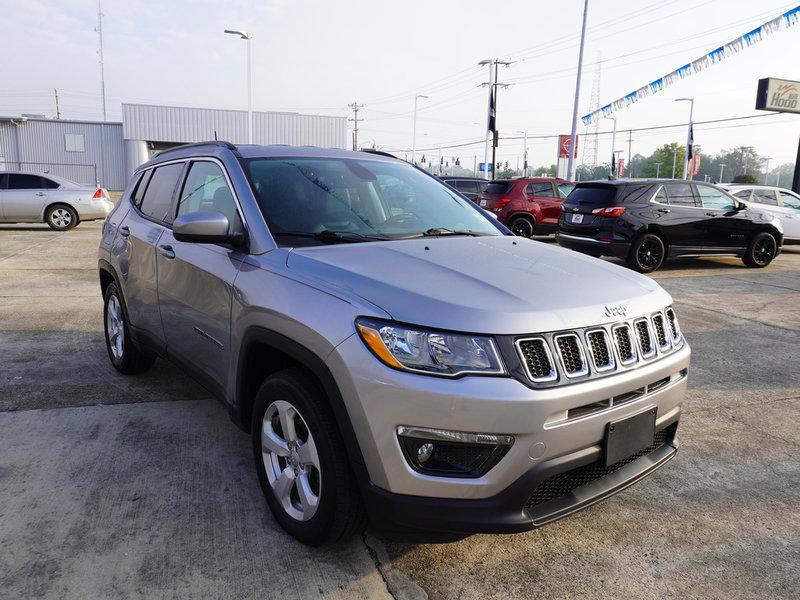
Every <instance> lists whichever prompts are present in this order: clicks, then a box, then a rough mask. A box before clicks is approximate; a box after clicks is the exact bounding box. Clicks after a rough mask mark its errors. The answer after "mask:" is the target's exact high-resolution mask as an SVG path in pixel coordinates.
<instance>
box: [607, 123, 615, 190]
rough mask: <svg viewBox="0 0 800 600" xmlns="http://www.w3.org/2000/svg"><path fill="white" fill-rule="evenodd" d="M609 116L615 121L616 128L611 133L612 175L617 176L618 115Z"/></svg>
mask: <svg viewBox="0 0 800 600" xmlns="http://www.w3.org/2000/svg"><path fill="white" fill-rule="evenodd" d="M607 118H608V119H611V120H612V121H614V129H613V131H612V133H611V176H612V177H616V176H617V165H616V161H617V149H616V145H617V117H607Z"/></svg>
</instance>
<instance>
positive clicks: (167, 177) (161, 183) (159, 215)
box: [140, 163, 183, 223]
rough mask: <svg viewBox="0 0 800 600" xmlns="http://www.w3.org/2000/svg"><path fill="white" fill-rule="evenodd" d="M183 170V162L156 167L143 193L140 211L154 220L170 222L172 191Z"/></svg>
mask: <svg viewBox="0 0 800 600" xmlns="http://www.w3.org/2000/svg"><path fill="white" fill-rule="evenodd" d="M181 171H183V163H173V164H171V165H165V166H163V167H157V168H156V169H155V172H154V173H153V175H152V176H151V177H150V183H149V185H148V186H147V190H146V191H145V193H144V199H143V200H142V205H141V207H140V208H141V211H142V212H143V213H144V214H146V215H147V216H148V217H152V218H153V219H155V220H156V221H164V222H167V223H171V222H172V192H174V191H175V185H176V184H177V183H178V177H180V175H181Z"/></svg>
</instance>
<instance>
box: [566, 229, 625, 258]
mask: <svg viewBox="0 0 800 600" xmlns="http://www.w3.org/2000/svg"><path fill="white" fill-rule="evenodd" d="M556 241H557V242H558V245H559V246H563V247H564V248H569V249H570V250H575V251H577V252H583V253H584V254H590V255H592V256H615V257H617V258H621V259H625V258H627V256H628V252H629V251H630V249H631V244H630V242H616V241H613V242H611V241H605V240H598V239H595V238H593V237H591V236H584V235H575V234H572V233H564V232H563V231H559V232H558V233H556Z"/></svg>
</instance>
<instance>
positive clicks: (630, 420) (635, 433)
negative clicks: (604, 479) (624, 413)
mask: <svg viewBox="0 0 800 600" xmlns="http://www.w3.org/2000/svg"><path fill="white" fill-rule="evenodd" d="M656 412H657V409H656V408H655V407H650V408H648V409H647V410H643V411H642V412H640V413H636V414H635V415H631V416H630V417H626V418H624V419H618V420H616V421H610V422H609V423H608V424H607V425H606V439H605V452H604V455H605V464H606V466H607V467H610V466H611V465H613V464H616V463H618V462H619V461H621V460H623V459H625V458H628V457H629V456H631V455H633V454H636V453H637V452H640V451H641V450H644V449H645V448H647V447H648V446H651V445H652V444H653V440H654V439H655V434H656Z"/></svg>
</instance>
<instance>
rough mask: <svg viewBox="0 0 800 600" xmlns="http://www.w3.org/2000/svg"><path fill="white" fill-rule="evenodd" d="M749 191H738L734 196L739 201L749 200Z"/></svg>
mask: <svg viewBox="0 0 800 600" xmlns="http://www.w3.org/2000/svg"><path fill="white" fill-rule="evenodd" d="M750 193H751V190H739V191H738V192H736V193H735V194H734V196H736V197H737V198H739V199H740V200H750Z"/></svg>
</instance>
